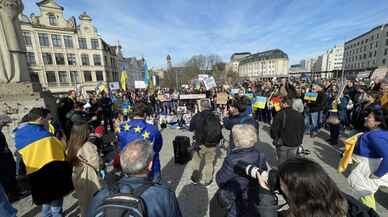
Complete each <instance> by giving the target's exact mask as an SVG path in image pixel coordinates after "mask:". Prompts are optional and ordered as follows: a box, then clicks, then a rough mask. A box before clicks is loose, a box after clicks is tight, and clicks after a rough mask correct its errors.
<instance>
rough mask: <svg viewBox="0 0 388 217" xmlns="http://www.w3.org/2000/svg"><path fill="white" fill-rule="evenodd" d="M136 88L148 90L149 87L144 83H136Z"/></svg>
mask: <svg viewBox="0 0 388 217" xmlns="http://www.w3.org/2000/svg"><path fill="white" fill-rule="evenodd" d="M135 88H136V89H146V88H147V85H146V84H145V82H144V81H135Z"/></svg>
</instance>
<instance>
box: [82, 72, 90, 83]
mask: <svg viewBox="0 0 388 217" xmlns="http://www.w3.org/2000/svg"><path fill="white" fill-rule="evenodd" d="M84 79H85V82H89V81H92V72H91V71H84Z"/></svg>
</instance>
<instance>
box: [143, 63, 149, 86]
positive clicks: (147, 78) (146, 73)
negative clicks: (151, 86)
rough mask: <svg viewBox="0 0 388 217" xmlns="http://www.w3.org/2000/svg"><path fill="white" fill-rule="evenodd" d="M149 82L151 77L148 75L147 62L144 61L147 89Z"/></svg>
mask: <svg viewBox="0 0 388 217" xmlns="http://www.w3.org/2000/svg"><path fill="white" fill-rule="evenodd" d="M149 80H150V76H149V74H148V66H147V62H146V61H144V84H145V85H146V87H147V86H148V83H149Z"/></svg>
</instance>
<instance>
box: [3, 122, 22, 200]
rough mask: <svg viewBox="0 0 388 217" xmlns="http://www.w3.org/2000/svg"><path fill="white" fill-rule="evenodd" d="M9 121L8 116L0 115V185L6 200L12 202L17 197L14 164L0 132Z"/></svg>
mask: <svg viewBox="0 0 388 217" xmlns="http://www.w3.org/2000/svg"><path fill="white" fill-rule="evenodd" d="M11 121H12V120H11V118H10V117H9V116H7V115H0V184H1V185H2V186H3V187H4V189H5V193H6V194H7V196H8V198H10V200H14V199H16V198H17V196H18V192H17V191H18V190H17V182H16V162H15V159H14V158H13V156H12V152H11V151H10V150H9V146H8V143H7V140H6V139H5V136H4V134H3V132H2V130H3V127H5V126H7V125H8V124H9V123H11Z"/></svg>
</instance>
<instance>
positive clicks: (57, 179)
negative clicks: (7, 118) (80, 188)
mask: <svg viewBox="0 0 388 217" xmlns="http://www.w3.org/2000/svg"><path fill="white" fill-rule="evenodd" d="M15 143H16V148H17V150H18V152H19V153H20V155H21V157H22V161H23V163H24V164H25V166H26V171H27V177H28V179H29V183H30V186H31V194H32V199H33V201H34V203H35V204H37V205H41V204H45V203H48V202H50V201H53V200H56V199H58V198H61V197H63V196H65V195H66V194H68V193H70V192H71V191H72V190H73V184H72V179H71V176H72V166H71V165H70V163H69V162H68V161H66V157H65V144H64V143H62V142H61V141H59V140H58V139H57V138H56V137H54V136H53V135H52V134H51V133H49V132H48V131H47V130H46V129H45V128H44V127H43V126H42V125H38V124H34V123H27V124H23V125H21V126H20V127H19V128H17V129H16V130H15Z"/></svg>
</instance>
